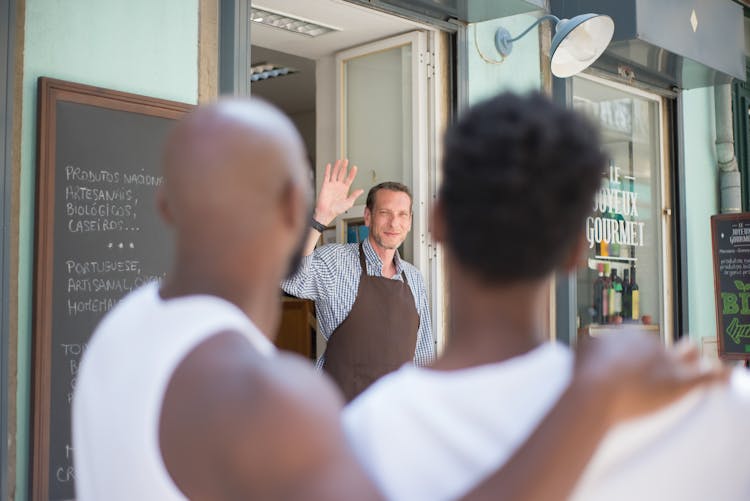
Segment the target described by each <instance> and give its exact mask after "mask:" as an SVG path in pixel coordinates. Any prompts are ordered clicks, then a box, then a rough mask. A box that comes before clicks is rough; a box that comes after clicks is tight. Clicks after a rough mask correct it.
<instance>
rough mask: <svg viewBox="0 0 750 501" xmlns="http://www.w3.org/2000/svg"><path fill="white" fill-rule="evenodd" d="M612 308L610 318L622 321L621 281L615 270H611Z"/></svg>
mask: <svg viewBox="0 0 750 501" xmlns="http://www.w3.org/2000/svg"><path fill="white" fill-rule="evenodd" d="M611 280H612V290H613V291H614V292H613V294H612V296H613V297H612V301H613V302H612V305H611V306H612V307H611V308H610V312H609V314H610V317H611V318H612V320H614V319H615V317H620V320H622V280H621V279H620V277H618V276H617V268H612V278H611Z"/></svg>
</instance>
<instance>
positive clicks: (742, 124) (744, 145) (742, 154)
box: [732, 71, 750, 211]
mask: <svg viewBox="0 0 750 501" xmlns="http://www.w3.org/2000/svg"><path fill="white" fill-rule="evenodd" d="M748 74H749V75H750V71H748ZM732 111H733V113H732V115H733V121H734V150H735V154H736V156H737V164H738V166H739V169H740V178H741V179H742V210H743V211H748V210H750V179H748V177H749V176H748V174H750V165H749V164H750V83H749V82H740V81H735V82H734V84H733V85H732Z"/></svg>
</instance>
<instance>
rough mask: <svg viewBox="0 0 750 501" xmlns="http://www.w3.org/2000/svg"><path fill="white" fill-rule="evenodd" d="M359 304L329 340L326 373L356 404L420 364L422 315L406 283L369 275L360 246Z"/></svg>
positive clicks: (357, 302) (404, 275)
mask: <svg viewBox="0 0 750 501" xmlns="http://www.w3.org/2000/svg"><path fill="white" fill-rule="evenodd" d="M359 263H360V265H361V267H362V275H361V276H360V278H359V289H357V298H356V299H355V300H354V305H352V311H351V312H350V313H349V316H347V317H346V318H345V319H344V321H343V322H341V325H339V326H338V327H337V328H336V330H334V331H333V333H332V334H331V337H330V338H329V339H328V344H327V346H326V352H325V364H324V365H323V369H324V370H325V371H326V372H327V373H328V374H329V375H330V376H331V377H332V378H333V379H334V381H336V383H338V385H339V387H340V388H341V390H342V391H343V392H344V397H346V401H347V402H349V401H351V400H352V399H353V398H354V397H356V396H357V395H359V394H360V393H361V392H362V391H364V390H365V388H367V387H368V386H370V384H372V383H373V381H375V380H376V379H378V378H379V377H381V376H384V375H385V374H387V373H389V372H391V371H393V370H396V369H398V368H399V367H401V366H402V365H403V364H405V363H406V362H408V361H410V360H413V359H414V351H415V349H416V345H417V331H418V330H419V313H417V308H416V306H415V304H414V296H413V295H412V293H411V289H410V288H409V284H408V283H407V281H406V274H404V273H403V272H402V273H401V276H402V277H403V279H404V281H403V282H401V281H399V280H394V279H391V278H385V277H381V276H370V275H368V274H367V266H366V265H365V255H364V252H363V250H362V244H360V245H359Z"/></svg>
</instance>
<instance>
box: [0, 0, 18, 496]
mask: <svg viewBox="0 0 750 501" xmlns="http://www.w3.org/2000/svg"><path fill="white" fill-rule="evenodd" d="M17 14H18V2H17V1H16V0H7V1H5V0H3V1H2V2H1V3H0V34H3V35H2V36H0V162H2V164H1V168H0V225H2V231H0V465H2V466H0V499H8V496H9V494H10V484H9V482H10V480H11V479H10V478H9V471H10V470H11V468H9V466H10V464H11V462H10V461H9V459H11V458H9V455H8V452H9V451H8V443H9V439H11V440H12V441H13V442H15V439H14V437H9V436H8V431H9V426H8V421H9V418H10V417H11V416H10V413H9V411H10V406H9V398H8V397H9V388H8V381H11V380H14V379H15V378H11V377H10V373H9V368H10V366H11V365H14V364H10V354H9V349H10V345H11V343H10V294H9V292H10V289H9V280H10V254H11V248H10V246H11V243H12V241H13V237H12V235H11V234H10V233H11V227H12V225H11V219H10V216H11V212H12V211H11V203H12V201H11V199H12V194H13V189H12V179H13V135H14V120H13V118H14V114H15V103H14V99H13V98H14V94H15V88H16V87H15V85H16V82H15V80H16V78H15V77H16V75H15V69H16V68H15V62H16V58H15V54H16V19H17ZM12 463H13V464H15V458H12ZM13 470H15V468H14V469H13Z"/></svg>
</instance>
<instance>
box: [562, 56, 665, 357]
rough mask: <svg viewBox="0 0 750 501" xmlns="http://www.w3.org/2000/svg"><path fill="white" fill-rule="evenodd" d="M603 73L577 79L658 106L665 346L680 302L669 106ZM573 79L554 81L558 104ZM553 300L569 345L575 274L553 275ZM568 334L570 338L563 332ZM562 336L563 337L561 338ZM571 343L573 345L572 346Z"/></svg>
mask: <svg viewBox="0 0 750 501" xmlns="http://www.w3.org/2000/svg"><path fill="white" fill-rule="evenodd" d="M605 75H606V74H605V73H604V72H600V71H586V72H583V73H579V74H578V75H576V77H579V78H582V79H584V80H588V81H590V82H595V83H597V84H600V85H604V86H607V87H611V88H613V89H617V90H620V91H622V92H626V93H629V94H631V95H634V96H637V97H640V98H643V99H647V100H649V101H652V102H655V103H656V104H657V123H658V125H657V126H658V128H659V130H658V133H659V137H658V148H659V151H658V158H659V161H660V163H661V165H660V166H659V169H658V170H657V171H656V174H658V176H659V179H658V186H657V189H658V190H659V197H660V200H659V202H660V205H661V206H660V207H659V208H657V210H658V214H657V215H660V218H659V223H658V224H659V225H660V232H661V234H660V242H659V248H658V252H659V256H658V259H659V262H660V265H661V276H660V277H659V286H660V287H661V292H662V294H661V298H662V299H661V304H660V305H659V307H660V310H659V311H660V313H661V321H660V324H661V337H662V342H663V343H664V344H666V345H671V344H673V342H674V340H675V326H676V324H675V319H676V318H677V317H676V314H675V310H676V309H675V305H676V303H677V301H678V300H679V295H676V294H675V283H676V282H675V277H676V275H675V274H676V269H675V255H674V253H673V249H674V243H675V241H676V239H675V232H674V226H675V219H674V217H675V212H676V211H677V209H679V207H675V192H674V179H673V175H674V174H673V169H672V166H673V158H672V156H673V152H672V148H671V147H670V145H671V141H672V137H673V134H672V132H673V131H671V130H670V126H671V125H672V121H671V120H670V115H669V109H670V108H669V106H668V103H667V99H668V98H667V97H665V95H664V94H663V93H660V92H658V91H657V90H656V89H654V90H653V91H649V90H647V89H645V88H643V86H638V87H636V86H631V85H625V84H624V83H622V82H620V81H617V80H615V79H614V78H613V79H609V78H605ZM572 82H573V80H572V78H567V79H560V78H554V79H553V99H554V100H555V101H556V102H557V103H560V104H563V105H565V106H567V107H571V106H572V103H573V85H572ZM555 296H556V300H555V309H556V310H557V321H556V332H557V338H558V339H559V340H561V341H563V342H570V341H571V340H575V339H576V337H577V336H576V335H575V333H576V332H577V328H578V326H577V322H576V316H577V306H578V305H577V279H576V273H575V272H573V273H571V274H570V275H561V274H558V275H557V276H556V294H555ZM566 332H570V333H571V334H570V336H566V335H565V333H566ZM561 334H562V335H561ZM571 344H572V343H571Z"/></svg>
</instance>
